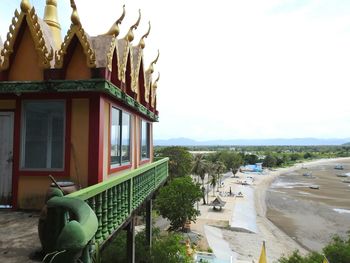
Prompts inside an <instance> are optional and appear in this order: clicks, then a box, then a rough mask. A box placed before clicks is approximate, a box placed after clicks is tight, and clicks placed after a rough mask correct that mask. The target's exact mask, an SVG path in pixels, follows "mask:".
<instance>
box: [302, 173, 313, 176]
mask: <svg viewBox="0 0 350 263" xmlns="http://www.w3.org/2000/svg"><path fill="white" fill-rule="evenodd" d="M303 176H305V177H311V176H312V173H311V172H307V173H303Z"/></svg>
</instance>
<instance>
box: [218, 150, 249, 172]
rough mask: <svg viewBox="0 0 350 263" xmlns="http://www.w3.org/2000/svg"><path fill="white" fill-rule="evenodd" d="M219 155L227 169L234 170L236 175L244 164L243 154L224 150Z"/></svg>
mask: <svg viewBox="0 0 350 263" xmlns="http://www.w3.org/2000/svg"><path fill="white" fill-rule="evenodd" d="M219 155H220V156H219V160H220V161H221V162H223V163H224V164H225V166H226V168H227V169H230V170H232V173H233V175H234V176H235V175H236V173H237V172H238V170H239V167H241V165H242V164H243V158H242V155H241V154H239V153H236V152H232V151H222V152H220V153H219Z"/></svg>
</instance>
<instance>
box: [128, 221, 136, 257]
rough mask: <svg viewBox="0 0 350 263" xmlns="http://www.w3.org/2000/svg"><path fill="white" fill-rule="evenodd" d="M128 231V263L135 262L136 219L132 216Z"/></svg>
mask: <svg viewBox="0 0 350 263" xmlns="http://www.w3.org/2000/svg"><path fill="white" fill-rule="evenodd" d="M126 232H127V263H135V220H134V217H132V218H131V221H130V223H129V224H128V225H127V227H126Z"/></svg>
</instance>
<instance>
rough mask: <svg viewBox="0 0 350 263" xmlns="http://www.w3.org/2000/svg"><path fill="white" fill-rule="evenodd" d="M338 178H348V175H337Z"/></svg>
mask: <svg viewBox="0 0 350 263" xmlns="http://www.w3.org/2000/svg"><path fill="white" fill-rule="evenodd" d="M337 176H338V177H348V175H346V174H337Z"/></svg>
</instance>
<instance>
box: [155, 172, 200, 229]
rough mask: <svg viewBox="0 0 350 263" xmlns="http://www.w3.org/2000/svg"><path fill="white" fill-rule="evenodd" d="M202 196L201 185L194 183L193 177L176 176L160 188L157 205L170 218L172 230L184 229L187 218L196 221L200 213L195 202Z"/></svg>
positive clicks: (164, 215) (163, 214) (161, 212)
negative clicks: (195, 206)
mask: <svg viewBox="0 0 350 263" xmlns="http://www.w3.org/2000/svg"><path fill="white" fill-rule="evenodd" d="M201 196H202V192H201V189H200V187H199V185H198V184H194V183H193V181H192V179H191V177H189V176H186V177H180V178H175V179H173V180H172V181H171V182H170V183H169V184H168V185H167V186H164V187H163V188H161V189H160V191H159V195H158V196H157V199H156V206H155V207H156V209H157V210H158V211H159V213H160V214H161V215H162V216H163V217H166V218H168V219H169V221H170V226H171V229H172V230H177V229H179V228H182V229H183V227H184V224H185V223H186V221H187V220H189V221H192V222H195V220H196V217H197V216H198V215H199V211H198V210H197V209H195V208H194V204H195V203H196V202H197V201H199V200H200V198H201Z"/></svg>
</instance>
